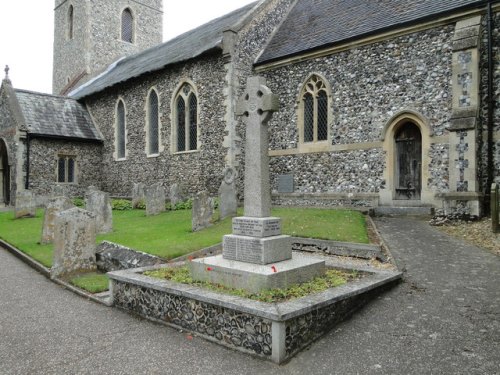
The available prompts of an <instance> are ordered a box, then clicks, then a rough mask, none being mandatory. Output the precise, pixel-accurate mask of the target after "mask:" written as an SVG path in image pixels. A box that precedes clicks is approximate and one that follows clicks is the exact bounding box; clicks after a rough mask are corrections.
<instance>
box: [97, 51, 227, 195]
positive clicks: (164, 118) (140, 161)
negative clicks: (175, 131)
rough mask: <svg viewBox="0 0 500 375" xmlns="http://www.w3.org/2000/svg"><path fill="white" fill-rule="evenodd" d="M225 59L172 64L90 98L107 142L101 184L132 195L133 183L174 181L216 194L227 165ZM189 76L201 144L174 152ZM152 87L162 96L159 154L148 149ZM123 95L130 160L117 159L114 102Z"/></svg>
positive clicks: (213, 56) (190, 190)
mask: <svg viewBox="0 0 500 375" xmlns="http://www.w3.org/2000/svg"><path fill="white" fill-rule="evenodd" d="M224 77H225V71H224V62H223V60H222V55H221V54H220V53H214V54H211V55H206V56H204V57H203V58H200V59H199V60H197V61H191V62H188V63H185V64H179V65H175V66H172V67H170V68H168V69H165V70H162V71H158V72H156V73H153V74H150V75H148V76H145V77H142V78H140V79H136V80H132V81H129V82H128V83H126V84H123V85H119V86H117V87H116V88H113V89H110V90H107V91H106V92H105V94H102V95H99V96H96V97H94V98H90V99H89V100H88V104H89V108H90V112H91V113H92V116H93V118H94V120H95V122H96V124H97V126H98V127H99V128H100V130H101V132H102V134H103V136H104V139H105V144H104V148H103V179H102V185H103V186H102V188H103V189H104V190H105V191H108V192H110V193H111V194H112V195H119V196H131V193H132V186H133V183H139V182H142V183H144V184H145V185H146V186H149V185H152V184H153V183H156V182H160V183H161V184H162V186H163V187H165V188H166V189H167V191H168V189H169V188H170V186H171V185H172V184H174V183H178V184H180V185H182V188H183V190H184V191H185V192H186V193H188V195H191V196H192V195H194V194H196V193H197V192H199V191H202V190H208V191H209V193H210V194H212V195H215V194H216V193H217V191H218V188H219V185H220V181H221V176H220V175H221V171H222V170H223V167H224V154H225V153H224V151H223V148H222V143H223V137H224V128H225V122H224V114H225V108H224V106H223V105H222V103H223V102H224V100H223V90H224V82H225V81H224ZM186 80H189V82H192V84H193V85H194V88H195V90H196V91H197V94H198V105H199V108H198V111H199V116H198V127H199V138H198V142H199V144H200V147H199V150H197V151H193V152H185V153H172V147H171V132H172V113H173V112H172V100H173V97H174V96H175V95H176V94H177V90H178V89H179V88H180V85H181V84H182V83H183V82H185V81H186ZM151 88H155V89H156V91H157V93H158V96H159V112H160V129H161V131H160V134H161V139H160V148H161V152H160V154H159V156H157V157H148V156H147V153H146V100H147V95H148V93H149V91H150V89H151ZM119 98H121V99H122V100H123V102H124V103H125V107H126V128H127V130H126V132H127V136H126V141H127V143H126V149H127V157H126V160H120V161H117V160H115V158H114V156H113V153H114V152H115V146H114V144H115V108H116V104H117V101H118V99H119Z"/></svg>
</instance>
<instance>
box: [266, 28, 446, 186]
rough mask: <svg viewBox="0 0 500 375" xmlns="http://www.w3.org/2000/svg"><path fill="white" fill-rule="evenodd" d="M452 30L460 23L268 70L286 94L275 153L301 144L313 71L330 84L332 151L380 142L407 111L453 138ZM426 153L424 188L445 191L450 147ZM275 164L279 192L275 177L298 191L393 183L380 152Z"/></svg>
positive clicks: (273, 128)
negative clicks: (303, 100) (302, 108)
mask: <svg viewBox="0 0 500 375" xmlns="http://www.w3.org/2000/svg"><path fill="white" fill-rule="evenodd" d="M453 32H454V25H447V26H443V27H437V28H434V29H430V30H426V31H422V32H417V33H413V34H410V35H405V36H400V37H395V38H392V39H389V40H385V41H381V42H378V43H373V44H370V45H367V46H362V47H357V48H353V49H350V50H347V51H343V52H339V53H336V54H332V55H329V56H327V57H322V58H316V59H312V60H307V61H304V62H299V63H295V64H292V65H290V66H286V67H282V68H277V69H274V70H271V71H267V72H264V73H262V74H263V75H264V76H265V77H266V78H267V82H268V86H269V87H270V88H271V90H272V91H273V92H274V93H276V94H278V95H279V97H280V108H281V110H280V111H279V112H278V113H276V114H275V115H274V117H273V119H272V120H271V121H270V123H269V130H270V134H271V139H270V148H271V149H272V150H293V149H295V148H296V147H297V145H298V142H299V134H298V124H297V109H298V97H299V94H300V91H301V88H302V85H303V83H304V82H305V81H306V80H307V78H308V77H309V76H310V75H311V74H312V73H317V74H319V75H321V76H322V77H324V78H325V79H326V80H327V81H328V83H329V84H330V86H331V90H332V100H331V103H332V104H331V113H332V114H333V118H332V119H331V120H330V124H329V131H330V139H329V143H330V144H331V145H332V146H335V145H349V144H358V143H363V142H380V140H381V135H382V131H383V128H384V126H385V125H386V124H387V122H388V121H389V120H390V119H391V118H392V117H393V116H394V115H395V114H397V113H398V112H400V111H403V110H414V111H417V112H418V113H420V114H421V115H422V116H425V117H426V118H427V119H429V122H430V127H431V129H432V133H433V134H434V135H435V136H446V135H447V134H448V130H447V129H448V127H449V121H450V116H451V99H452V98H451V96H452V95H451V85H450V82H451V68H452V64H451V63H452V47H451V40H452V37H453ZM427 156H428V157H429V158H430V171H429V175H430V176H431V177H430V178H429V180H428V181H424V183H425V184H427V185H428V186H429V187H431V188H433V189H435V190H436V191H445V190H446V189H447V187H448V186H447V183H446V181H447V180H448V172H447V170H448V150H447V148H446V145H441V146H438V145H435V146H433V148H432V152H430V155H427ZM271 165H272V174H273V177H272V181H273V190H276V189H277V185H276V175H278V174H288V173H290V172H292V173H294V182H295V184H296V186H297V191H299V192H330V191H336V192H347V193H348V192H379V191H380V190H381V189H384V188H385V183H386V181H384V179H383V170H384V168H386V161H385V154H384V152H383V151H382V148H381V147H380V148H372V149H366V150H363V151H359V150H354V151H349V150H346V151H344V152H341V153H339V152H333V151H332V152H326V153H314V152H311V153H306V154H301V155H294V156H275V157H272V159H271ZM292 166H293V168H292ZM367 166H368V168H367Z"/></svg>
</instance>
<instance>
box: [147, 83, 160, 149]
mask: <svg viewBox="0 0 500 375" xmlns="http://www.w3.org/2000/svg"><path fill="white" fill-rule="evenodd" d="M158 115H159V113H158V95H157V94H156V91H154V90H153V91H151V93H150V94H149V100H148V154H149V155H155V154H159V153H160V124H159V116H158Z"/></svg>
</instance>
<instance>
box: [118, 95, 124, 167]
mask: <svg viewBox="0 0 500 375" xmlns="http://www.w3.org/2000/svg"><path fill="white" fill-rule="evenodd" d="M125 120H126V119H125V104H123V101H122V100H120V101H119V102H118V106H117V107H116V158H117V159H124V158H125V152H126V150H125V144H126V139H125V131H126V124H125Z"/></svg>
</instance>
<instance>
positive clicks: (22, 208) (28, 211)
mask: <svg viewBox="0 0 500 375" xmlns="http://www.w3.org/2000/svg"><path fill="white" fill-rule="evenodd" d="M14 215H15V218H16V219H21V218H24V217H35V215H36V202H35V196H34V194H33V193H32V192H31V191H30V190H22V191H18V192H17V194H16V207H15V212H14Z"/></svg>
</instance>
